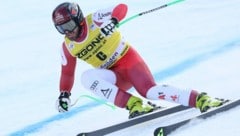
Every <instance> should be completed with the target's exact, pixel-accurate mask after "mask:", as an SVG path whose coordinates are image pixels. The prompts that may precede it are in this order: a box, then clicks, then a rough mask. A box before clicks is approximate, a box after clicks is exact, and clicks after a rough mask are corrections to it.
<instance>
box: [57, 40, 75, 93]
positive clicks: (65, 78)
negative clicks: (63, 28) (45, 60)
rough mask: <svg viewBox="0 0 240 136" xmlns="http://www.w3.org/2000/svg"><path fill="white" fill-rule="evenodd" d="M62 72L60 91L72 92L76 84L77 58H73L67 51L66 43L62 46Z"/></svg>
mask: <svg viewBox="0 0 240 136" xmlns="http://www.w3.org/2000/svg"><path fill="white" fill-rule="evenodd" d="M61 57H62V70H61V77H60V91H67V92H71V89H72V87H73V83H74V74H75V67H76V57H73V56H72V55H71V54H70V53H69V52H68V50H67V48H66V46H65V43H63V46H62V52H61Z"/></svg>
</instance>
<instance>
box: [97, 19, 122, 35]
mask: <svg viewBox="0 0 240 136" xmlns="http://www.w3.org/2000/svg"><path fill="white" fill-rule="evenodd" d="M117 25H118V20H117V19H116V18H111V19H110V22H107V23H103V24H102V28H101V32H102V33H103V34H104V35H105V36H108V35H111V34H112V33H113V31H114V29H115V28H116V26H117Z"/></svg>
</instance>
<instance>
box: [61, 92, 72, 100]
mask: <svg viewBox="0 0 240 136" xmlns="http://www.w3.org/2000/svg"><path fill="white" fill-rule="evenodd" d="M69 96H71V93H69V92H61V93H60V96H59V97H58V98H59V99H61V98H69Z"/></svg>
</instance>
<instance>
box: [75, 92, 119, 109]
mask: <svg viewBox="0 0 240 136" xmlns="http://www.w3.org/2000/svg"><path fill="white" fill-rule="evenodd" d="M82 97H85V98H89V99H92V100H94V101H96V102H98V103H101V104H105V105H106V106H108V107H110V108H112V109H113V110H114V109H116V107H115V106H114V105H111V104H108V103H107V102H106V101H104V100H100V99H97V98H95V97H92V96H89V95H81V96H79V97H78V98H77V99H76V100H75V102H74V103H73V104H71V107H73V106H74V105H76V104H77V102H78V101H79V99H80V98H82Z"/></svg>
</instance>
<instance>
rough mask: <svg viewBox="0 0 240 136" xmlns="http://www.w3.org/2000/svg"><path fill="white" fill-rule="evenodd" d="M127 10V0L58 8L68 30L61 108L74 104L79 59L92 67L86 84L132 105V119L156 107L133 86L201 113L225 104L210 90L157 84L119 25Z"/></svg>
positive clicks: (57, 17) (60, 25)
mask: <svg viewBox="0 0 240 136" xmlns="http://www.w3.org/2000/svg"><path fill="white" fill-rule="evenodd" d="M127 11H128V7H127V5H126V4H118V5H116V6H114V7H111V8H107V9H101V10H98V11H96V12H94V13H92V14H89V15H87V16H85V17H84V15H83V13H82V10H81V8H80V6H79V5H78V4H76V3H71V2H64V3H61V4H60V5H58V6H57V7H56V8H55V9H54V11H53V13H52V20H53V23H54V25H55V28H56V29H57V31H58V32H59V33H61V34H63V35H65V37H64V42H63V43H62V48H61V57H62V66H61V67H62V70H61V76H60V88H59V93H60V95H59V97H58V99H57V102H56V107H57V109H58V111H59V112H66V111H68V110H69V109H70V107H71V106H70V105H71V100H70V96H71V89H72V87H73V84H74V75H75V68H76V64H77V63H76V61H77V59H80V60H82V61H85V62H86V63H88V64H90V65H92V66H93V69H89V70H87V71H85V72H83V73H82V75H81V82H82V85H83V86H84V87H85V88H86V89H87V90H89V91H91V92H92V93H94V94H96V95H98V96H100V97H101V98H103V99H105V100H107V101H109V102H112V103H113V104H115V105H116V106H118V107H120V108H126V109H128V110H129V118H132V117H135V116H138V115H141V114H145V113H148V112H151V111H152V110H153V107H152V106H149V105H144V104H143V100H142V99H140V98H139V97H136V96H134V95H133V94H131V93H129V92H128V90H129V89H130V88H131V87H134V88H135V89H136V91H137V92H138V93H139V94H140V95H141V96H143V97H144V98H146V99H149V100H158V99H162V100H166V101H171V102H175V103H179V104H181V105H185V106H191V107H196V108H199V109H200V110H201V111H202V112H204V111H206V110H207V109H209V108H210V107H217V106H220V105H222V101H221V100H218V99H215V98H211V97H210V96H208V95H207V94H206V93H199V92H197V91H195V90H192V89H181V88H177V87H174V86H171V85H164V84H163V85H158V84H156V82H155V81H154V78H153V75H152V73H151V72H150V70H149V68H148V66H147V65H146V63H145V62H144V60H143V59H142V57H141V56H140V55H139V53H138V52H137V51H136V50H135V49H134V48H133V46H131V45H130V43H128V42H127V41H126V40H125V39H124V38H123V37H122V35H121V33H120V32H119V30H118V29H117V27H116V26H117V25H118V23H119V22H120V21H121V20H123V19H124V17H125V16H126V14H127Z"/></svg>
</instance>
